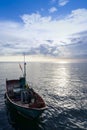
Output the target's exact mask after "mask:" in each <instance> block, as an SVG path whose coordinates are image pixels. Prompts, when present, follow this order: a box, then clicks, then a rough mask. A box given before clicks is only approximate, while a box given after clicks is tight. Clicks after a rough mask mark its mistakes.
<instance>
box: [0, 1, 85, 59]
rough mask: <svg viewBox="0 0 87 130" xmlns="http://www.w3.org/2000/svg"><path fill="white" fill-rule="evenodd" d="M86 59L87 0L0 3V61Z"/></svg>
mask: <svg viewBox="0 0 87 130" xmlns="http://www.w3.org/2000/svg"><path fill="white" fill-rule="evenodd" d="M23 53H25V54H26V55H29V56H34V57H35V56H39V57H40V58H41V56H42V57H48V59H49V57H52V58H55V59H57V58H59V59H86V58H87V0H0V60H2V59H3V57H5V58H4V59H6V56H16V55H22V54H23Z"/></svg>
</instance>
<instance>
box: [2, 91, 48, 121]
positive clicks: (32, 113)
mask: <svg viewBox="0 0 87 130" xmlns="http://www.w3.org/2000/svg"><path fill="white" fill-rule="evenodd" d="M5 99H6V105H8V106H9V107H10V108H12V109H14V110H15V111H16V112H17V113H18V114H20V115H22V116H24V117H25V118H29V119H30V118H32V119H35V118H38V117H39V116H40V115H41V114H42V113H43V111H44V110H45V109H46V107H44V108H26V107H24V106H23V105H22V106H20V105H18V104H16V103H14V102H13V101H12V100H11V99H10V98H9V96H8V94H7V93H6V94H5Z"/></svg>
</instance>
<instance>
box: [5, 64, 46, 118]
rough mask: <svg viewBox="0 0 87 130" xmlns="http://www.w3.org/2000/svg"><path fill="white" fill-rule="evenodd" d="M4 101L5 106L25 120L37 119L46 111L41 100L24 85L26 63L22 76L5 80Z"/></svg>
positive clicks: (32, 90)
mask: <svg viewBox="0 0 87 130" xmlns="http://www.w3.org/2000/svg"><path fill="white" fill-rule="evenodd" d="M5 99H6V103H7V105H9V106H10V107H12V108H13V109H15V110H16V111H17V112H18V113H19V114H21V115H22V116H24V117H26V118H37V117H39V116H40V115H41V114H42V113H43V111H44V110H45V109H46V104H45V102H44V100H43V98H42V97H41V96H40V95H39V94H38V93H36V92H35V91H34V89H32V88H30V87H29V85H28V84H26V63H25V62H24V76H23V77H20V78H19V79H12V80H6V93H5Z"/></svg>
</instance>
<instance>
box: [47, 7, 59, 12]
mask: <svg viewBox="0 0 87 130" xmlns="http://www.w3.org/2000/svg"><path fill="white" fill-rule="evenodd" d="M56 11H57V8H56V7H52V8H50V9H49V13H54V12H56Z"/></svg>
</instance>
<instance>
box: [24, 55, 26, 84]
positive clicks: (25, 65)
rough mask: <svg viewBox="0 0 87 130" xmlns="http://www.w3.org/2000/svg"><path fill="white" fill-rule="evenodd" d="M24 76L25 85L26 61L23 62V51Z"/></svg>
mask: <svg viewBox="0 0 87 130" xmlns="http://www.w3.org/2000/svg"><path fill="white" fill-rule="evenodd" d="M24 78H25V85H26V62H25V53H24Z"/></svg>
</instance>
